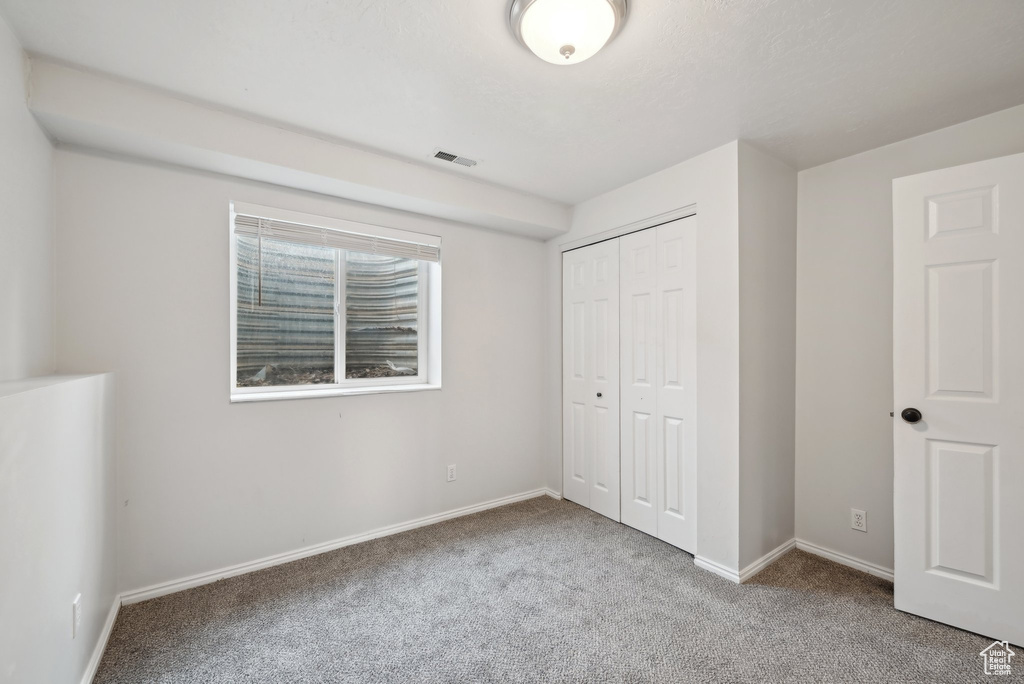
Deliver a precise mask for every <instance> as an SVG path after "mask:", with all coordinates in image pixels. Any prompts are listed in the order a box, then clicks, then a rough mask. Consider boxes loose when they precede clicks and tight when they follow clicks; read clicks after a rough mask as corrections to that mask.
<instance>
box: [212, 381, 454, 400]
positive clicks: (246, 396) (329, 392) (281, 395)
mask: <svg viewBox="0 0 1024 684" xmlns="http://www.w3.org/2000/svg"><path fill="white" fill-rule="evenodd" d="M440 389H441V385H429V384H426V383H418V384H415V385H372V386H369V387H339V388H332V389H310V390H306V389H304V390H283V391H281V392H253V393H232V394H231V403H232V404H239V403H245V402H250V401H282V400H286V399H316V398H318V397H347V396H352V395H356V394H395V393H399V392H427V391H431V390H440Z"/></svg>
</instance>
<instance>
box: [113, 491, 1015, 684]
mask: <svg viewBox="0 0 1024 684" xmlns="http://www.w3.org/2000/svg"><path fill="white" fill-rule="evenodd" d="M989 643H991V642H990V641H989V640H986V639H983V638H982V637H979V636H977V635H975V634H970V633H967V632H962V631H959V630H956V629H953V628H951V627H946V626H944V625H940V624H937V623H934V622H930V621H928V620H924V619H921V618H916V617H914V616H911V615H907V614H904V613H900V612H898V611H896V610H895V609H894V608H893V607H892V585H891V584H890V583H888V582H886V581H884V580H880V579H876V578H874V577H871V576H869V575H865V574H862V573H859V572H856V571H854V570H850V569H847V568H845V567H843V566H840V565H837V564H835V563H831V562H829V561H826V560H823V559H821V558H818V557H816V556H812V555H809V554H806V553H803V552H801V551H792V552H790V553H789V554H787V555H786V556H785V557H784V558H782V559H780V560H779V561H777V562H776V563H775V564H773V565H772V566H770V567H769V568H768V569H766V570H765V571H763V572H762V573H761V574H759V575H757V576H756V577H755V578H754V579H753V580H751V581H750V582H749V583H747V584H745V585H742V586H738V585H735V584H732V583H730V582H728V581H726V580H724V579H721V578H719V577H717V576H715V575H713V574H711V573H709V572H706V571H704V570H701V569H699V568H696V567H694V565H693V557H692V556H690V555H688V554H686V553H683V552H681V551H679V550H678V549H675V548H673V547H672V546H669V545H667V544H665V543H662V542H660V541H658V540H657V539H654V538H652V537H649V536H647V535H644V534H641V533H640V532H637V531H635V530H633V529H631V528H629V527H626V526H624V525H620V524H618V523H614V522H612V521H610V520H608V519H606V518H603V517H601V516H599V515H597V514H595V513H592V512H591V511H589V510H586V509H584V508H582V507H580V506H577V505H575V504H572V503H568V502H563V501H554V500H552V499H550V498H547V497H542V498H539V499H532V500H529V501H524V502H522V503H517V504H513V505H510V506H505V507H502V508H497V509H493V510H490V511H486V512H483V513H478V514H476V515H472V516H469V517H465V518H459V519H456V520H451V521H448V522H444V523H440V524H437V525H433V526H431V527H425V528H420V529H417V530H412V531H409V532H405V533H402V534H398V535H395V536H391V537H385V538H382V539H376V540H373V541H369V542H366V543H363V544H358V545H356V546H350V547H347V548H343V549H339V550H337V551H333V552H330V553H326V554H323V555H320V556H316V557H313V558H307V559H304V560H300V561H296V562H294V563H289V564H287V565H281V566H277V567H274V568H269V569H266V570H262V571H259V572H256V573H252V574H249V575H244V576H241V577H235V578H231V579H227V580H222V581H220V582H217V583H215V584H210V585H206V586H203V587H198V588H196V589H191V590H189V591H184V592H181V593H178V594H174V595H171V596H165V597H162V598H158V599H154V600H151V601H146V602H144V603H138V604H134V605H130V606H125V607H124V608H122V609H121V613H120V615H119V616H118V618H117V623H116V625H115V627H114V631H113V634H112V635H111V638H110V642H109V645H108V647H107V651H106V654H105V655H104V657H103V661H102V663H101V665H100V668H99V672H98V674H97V676H96V679H95V681H96V682H98V683H106V682H203V683H207V682H498V681H501V682H505V681H509V682H553V681H573V682H584V681H586V682H604V681H608V682H974V681H983V680H985V679H986V677H984V675H983V674H982V668H981V658H980V657H979V655H978V653H979V652H980V651H981V650H982V649H983V648H984V647H985V646H987V645H988V644H989ZM1022 657H1024V656H1022ZM1015 665H1016V664H1015ZM1019 667H1020V670H1018V672H1020V671H1024V662H1022V663H1021V665H1020V666H1019ZM1014 669H1015V670H1017V669H1018V668H1017V667H1015V668H1014ZM988 679H991V678H988ZM1006 679H1007V678H1005V677H1004V678H1002V680H1003V681H1005V680H1006ZM1014 679H1016V677H1015V678H1014Z"/></svg>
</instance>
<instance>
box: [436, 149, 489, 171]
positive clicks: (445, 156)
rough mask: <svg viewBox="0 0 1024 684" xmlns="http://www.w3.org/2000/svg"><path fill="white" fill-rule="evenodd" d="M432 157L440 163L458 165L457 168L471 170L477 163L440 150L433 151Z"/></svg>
mask: <svg viewBox="0 0 1024 684" xmlns="http://www.w3.org/2000/svg"><path fill="white" fill-rule="evenodd" d="M433 157H434V159H440V160H442V161H446V162H451V163H452V164H458V165H459V166H465V167H467V168H472V167H474V166H476V165H477V164H478V163H479V162H478V161H476V160H475V159H469V158H468V157H460V156H459V155H457V154H453V153H452V152H445V151H444V150H442V149H441V148H438V149H436V150H434V154H433Z"/></svg>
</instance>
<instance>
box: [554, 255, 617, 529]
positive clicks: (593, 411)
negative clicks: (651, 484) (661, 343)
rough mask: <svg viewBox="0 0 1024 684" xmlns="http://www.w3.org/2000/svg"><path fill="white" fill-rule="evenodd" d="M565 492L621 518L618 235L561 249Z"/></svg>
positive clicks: (579, 502)
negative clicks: (606, 239) (563, 252)
mask: <svg viewBox="0 0 1024 684" xmlns="http://www.w3.org/2000/svg"><path fill="white" fill-rule="evenodd" d="M562 394H563V414H562V468H563V477H562V482H563V486H562V493H563V495H564V496H565V498H566V499H569V500H570V501H575V502H576V503H578V504H581V505H583V506H587V507H589V508H591V509H593V510H594V511H597V512H598V513H600V514H602V515H606V516H608V517H609V518H611V519H612V520H618V519H619V242H618V240H608V241H606V242H600V243H598V244H596V245H590V246H588V247H583V248H580V249H576V250H573V251H571V252H566V253H565V254H563V256H562Z"/></svg>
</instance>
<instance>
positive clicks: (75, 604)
mask: <svg viewBox="0 0 1024 684" xmlns="http://www.w3.org/2000/svg"><path fill="white" fill-rule="evenodd" d="M81 626H82V595H81V594H78V595H77V596H75V600H74V601H72V602H71V638H72V639H74V638H75V637H76V636H78V630H79V628H80V627H81Z"/></svg>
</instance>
